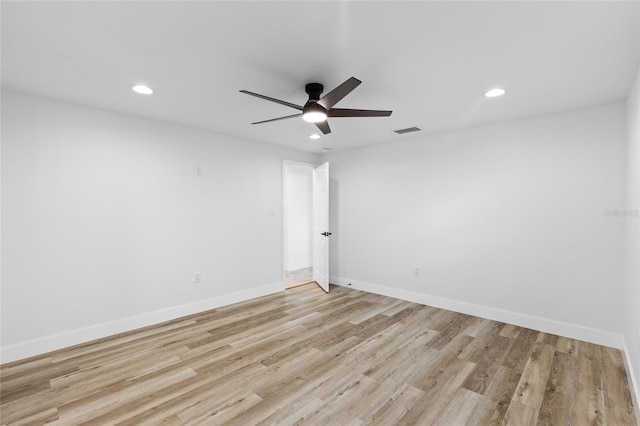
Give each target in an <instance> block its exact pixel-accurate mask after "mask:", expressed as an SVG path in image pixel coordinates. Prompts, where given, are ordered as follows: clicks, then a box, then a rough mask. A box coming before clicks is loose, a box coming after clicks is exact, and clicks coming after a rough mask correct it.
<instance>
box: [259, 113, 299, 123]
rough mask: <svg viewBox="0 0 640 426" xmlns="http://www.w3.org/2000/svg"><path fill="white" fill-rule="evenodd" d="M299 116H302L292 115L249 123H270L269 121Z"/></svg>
mask: <svg viewBox="0 0 640 426" xmlns="http://www.w3.org/2000/svg"><path fill="white" fill-rule="evenodd" d="M300 116H302V113H300V114H293V115H287V116H285V117H278V118H272V119H270V120H264V121H256V122H255V123H251V124H262V123H269V122H271V121H278V120H286V119H287V118H293V117H300Z"/></svg>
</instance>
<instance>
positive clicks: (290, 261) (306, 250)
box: [283, 163, 313, 271]
mask: <svg viewBox="0 0 640 426" xmlns="http://www.w3.org/2000/svg"><path fill="white" fill-rule="evenodd" d="M312 171H313V167H312V166H311V165H303V164H292V163H289V164H285V165H284V173H285V176H284V179H285V183H284V191H285V193H284V195H283V197H284V208H285V209H286V210H287V211H286V213H285V216H284V217H285V224H284V226H285V231H284V232H285V244H286V248H285V270H286V271H295V270H296V269H303V268H309V267H311V266H312V264H313V250H312V249H313V247H312V240H311V227H312V225H313V209H312V208H313V194H312V185H313V179H312Z"/></svg>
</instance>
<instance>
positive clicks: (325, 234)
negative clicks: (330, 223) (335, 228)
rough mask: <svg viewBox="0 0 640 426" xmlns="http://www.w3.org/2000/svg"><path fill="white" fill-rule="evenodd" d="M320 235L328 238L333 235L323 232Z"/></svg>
mask: <svg viewBox="0 0 640 426" xmlns="http://www.w3.org/2000/svg"><path fill="white" fill-rule="evenodd" d="M320 235H324V236H325V237H328V236H329V235H331V232H323V233H321V234H320Z"/></svg>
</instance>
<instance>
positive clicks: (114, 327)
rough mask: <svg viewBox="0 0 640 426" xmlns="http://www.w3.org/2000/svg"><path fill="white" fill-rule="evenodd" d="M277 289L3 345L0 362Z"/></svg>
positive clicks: (274, 287) (266, 288)
mask: <svg viewBox="0 0 640 426" xmlns="http://www.w3.org/2000/svg"><path fill="white" fill-rule="evenodd" d="M280 291H284V284H283V283H275V284H270V285H266V286H262V287H256V288H252V289H249V290H243V291H238V292H236V293H231V294H225V295H222V296H217V297H213V298H210V299H206V300H199V301H197V302H193V303H187V304H184V305H178V306H172V307H170V308H166V309H161V310H158V311H154V312H148V313H145V314H141V315H136V316H133V317H128V318H123V319H120V320H116V321H110V322H106V323H102V324H96V325H93V326H90V327H85V328H80V329H77V330H71V331H67V332H64V333H59V334H54V335H52V336H47V337H42V338H39V339H34V340H29V341H26V342H21V343H16V344H13V345H9V346H4V347H2V348H1V349H0V363H2V364H4V363H7V362H12V361H17V360H20V359H24V358H28V357H31V356H34V355H40V354H43V353H47V352H51V351H55V350H58V349H62V348H66V347H69V346H73V345H77V344H80V343H85V342H90V341H91V340H95V339H101V338H103V337H108V336H112V335H114V334H118V333H124V332H127V331H131V330H135V329H137V328H141V327H146V326H149V325H154V324H159V323H162V322H165V321H170V320H173V319H176V318H180V317H184V316H187V315H192V314H197V313H198V312H204V311H208V310H210V309H215V308H219V307H221V306H226V305H231V304H233V303H238V302H244V301H246V300H250V299H255V298H256V297H261V296H267V295H269V294H273V293H278V292H280Z"/></svg>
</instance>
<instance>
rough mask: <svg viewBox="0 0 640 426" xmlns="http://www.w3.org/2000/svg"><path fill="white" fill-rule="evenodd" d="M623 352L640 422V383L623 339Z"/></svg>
mask: <svg viewBox="0 0 640 426" xmlns="http://www.w3.org/2000/svg"><path fill="white" fill-rule="evenodd" d="M622 350H623V353H624V366H625V368H626V370H627V380H628V381H629V388H630V389H629V390H630V391H631V399H632V400H633V408H634V409H635V412H636V420H638V421H640V383H638V381H637V380H636V377H638V376H636V375H635V371H634V370H633V364H632V363H631V359H630V358H629V357H630V356H631V355H630V353H629V347H628V346H627V340H626V339H625V338H624V337H623V338H622Z"/></svg>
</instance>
